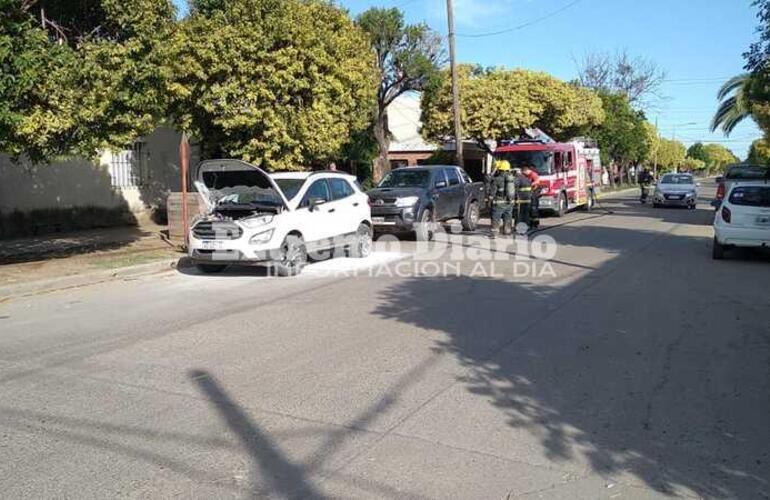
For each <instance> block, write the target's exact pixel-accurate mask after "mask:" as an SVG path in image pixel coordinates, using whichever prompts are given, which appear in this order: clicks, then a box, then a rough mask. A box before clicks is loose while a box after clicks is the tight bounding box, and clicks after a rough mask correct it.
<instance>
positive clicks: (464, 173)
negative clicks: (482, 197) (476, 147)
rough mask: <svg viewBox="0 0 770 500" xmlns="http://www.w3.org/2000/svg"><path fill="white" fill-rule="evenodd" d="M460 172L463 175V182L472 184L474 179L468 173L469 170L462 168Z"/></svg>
mask: <svg viewBox="0 0 770 500" xmlns="http://www.w3.org/2000/svg"><path fill="white" fill-rule="evenodd" d="M460 173H461V174H462V175H463V182H465V183H466V184H471V183H473V181H472V180H471V177H470V176H469V175H468V172H466V171H465V170H460Z"/></svg>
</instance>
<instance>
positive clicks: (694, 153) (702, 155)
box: [687, 142, 708, 164]
mask: <svg viewBox="0 0 770 500" xmlns="http://www.w3.org/2000/svg"><path fill="white" fill-rule="evenodd" d="M687 158H692V159H694V160H700V161H702V162H703V163H704V164H705V163H706V160H707V159H708V157H707V156H706V152H705V151H704V149H703V143H702V142H696V143H695V144H693V145H692V146H690V147H689V148H687Z"/></svg>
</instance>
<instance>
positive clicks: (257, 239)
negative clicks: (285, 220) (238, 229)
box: [249, 229, 275, 245]
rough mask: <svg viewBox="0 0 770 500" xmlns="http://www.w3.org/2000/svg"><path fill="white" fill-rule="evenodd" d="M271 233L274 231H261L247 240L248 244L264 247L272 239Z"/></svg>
mask: <svg viewBox="0 0 770 500" xmlns="http://www.w3.org/2000/svg"><path fill="white" fill-rule="evenodd" d="M273 232H275V230H274V229H269V230H267V231H262V232H261V233H257V234H255V235H254V236H252V237H251V239H249V244H251V245H264V244H265V243H269V242H270V240H271V239H272V238H273Z"/></svg>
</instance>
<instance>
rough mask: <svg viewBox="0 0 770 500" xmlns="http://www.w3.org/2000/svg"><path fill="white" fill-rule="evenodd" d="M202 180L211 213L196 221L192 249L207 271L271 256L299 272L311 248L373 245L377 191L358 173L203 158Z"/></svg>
mask: <svg viewBox="0 0 770 500" xmlns="http://www.w3.org/2000/svg"><path fill="white" fill-rule="evenodd" d="M195 186H196V187H197V189H198V192H199V194H200V195H201V196H202V197H203V199H204V201H205V202H206V205H207V207H208V214H207V215H206V216H204V217H201V218H200V219H198V220H197V221H195V223H194V224H193V226H192V228H191V229H190V235H189V255H190V258H191V259H192V260H193V262H195V264H196V266H197V267H198V269H199V270H201V271H202V272H205V273H215V272H220V271H222V270H223V269H225V268H226V267H227V266H228V265H230V264H250V263H258V262H264V263H272V265H273V266H274V267H275V270H276V272H277V273H278V274H279V275H281V276H293V275H296V274H298V273H299V272H300V271H301V270H302V268H303V267H304V265H305V264H306V262H307V258H308V253H309V252H315V251H326V250H329V249H334V248H343V249H346V250H347V252H348V255H350V256H352V257H367V256H368V255H369V253H370V252H371V249H372V220H371V214H370V210H369V198H368V197H367V195H366V194H364V193H363V192H362V191H361V189H360V188H359V187H358V183H357V182H356V179H355V177H353V176H351V175H347V174H344V173H337V172H313V173H308V172H302V173H282V174H267V173H266V172H265V171H263V170H261V169H259V168H257V167H255V166H254V165H251V164H249V163H246V162H243V161H240V160H210V161H205V162H203V163H201V164H200V165H199V167H198V174H197V180H196V181H195Z"/></svg>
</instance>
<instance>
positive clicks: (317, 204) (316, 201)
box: [308, 198, 326, 212]
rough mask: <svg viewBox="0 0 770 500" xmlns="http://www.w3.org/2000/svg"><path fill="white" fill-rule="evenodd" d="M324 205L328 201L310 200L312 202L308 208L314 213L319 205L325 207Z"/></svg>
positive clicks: (320, 199)
mask: <svg viewBox="0 0 770 500" xmlns="http://www.w3.org/2000/svg"><path fill="white" fill-rule="evenodd" d="M324 203H326V200H324V199H323V198H310V201H309V202H308V208H309V209H310V211H311V212H313V211H315V209H316V208H318V206H319V205H323V204H324Z"/></svg>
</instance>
